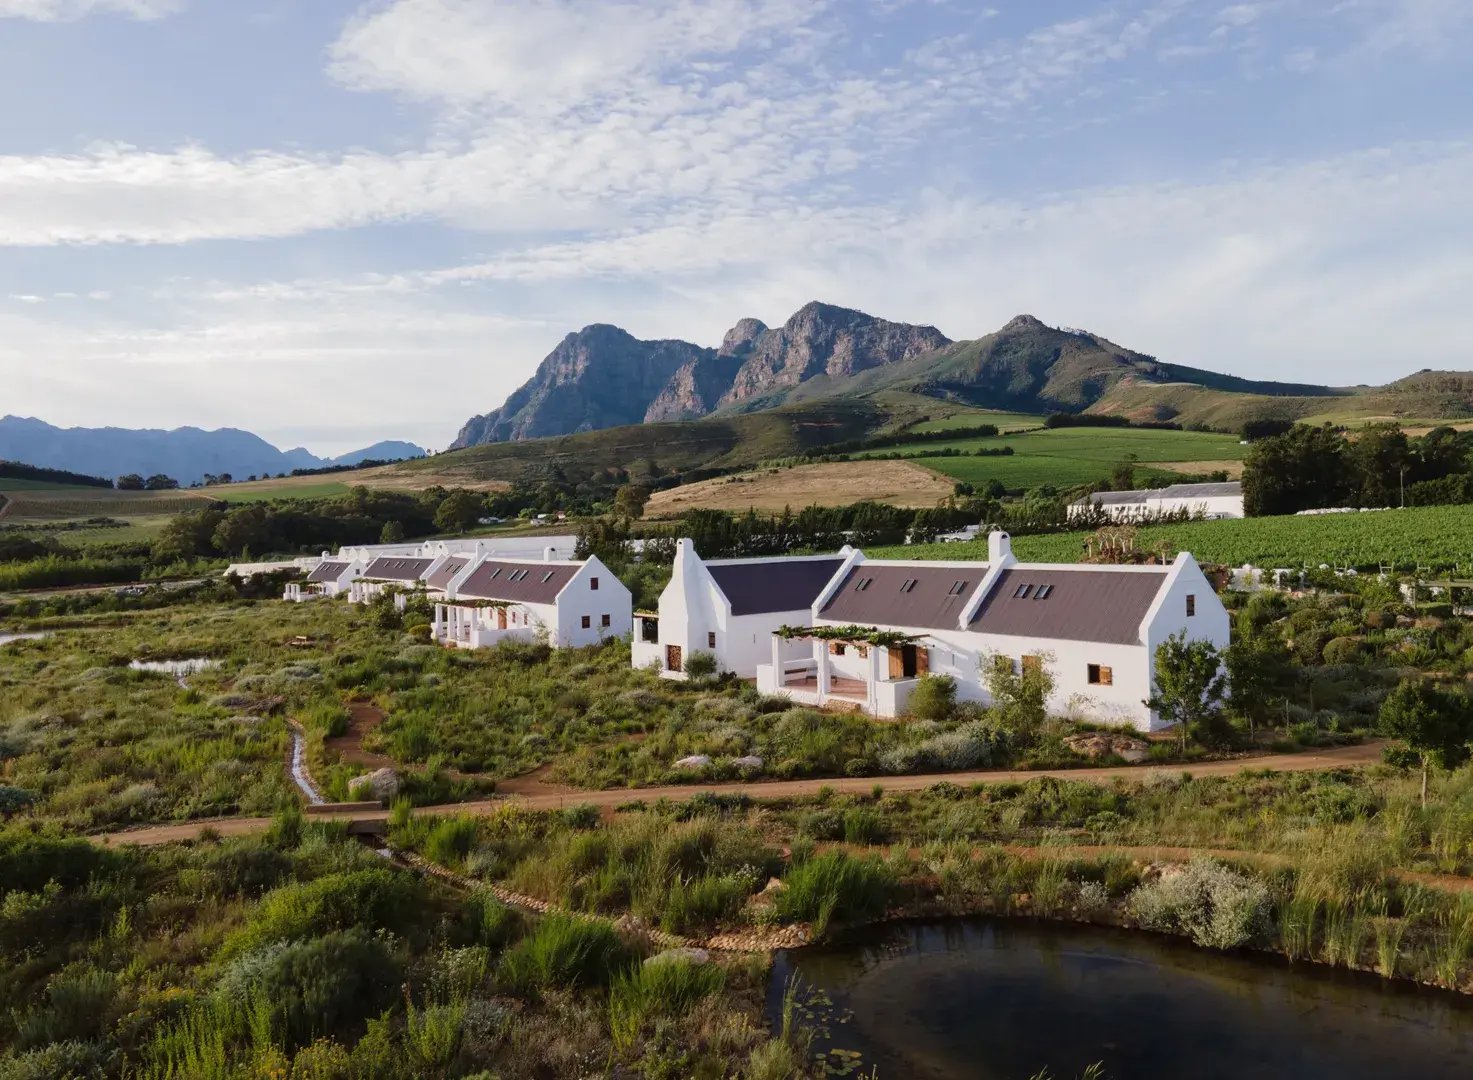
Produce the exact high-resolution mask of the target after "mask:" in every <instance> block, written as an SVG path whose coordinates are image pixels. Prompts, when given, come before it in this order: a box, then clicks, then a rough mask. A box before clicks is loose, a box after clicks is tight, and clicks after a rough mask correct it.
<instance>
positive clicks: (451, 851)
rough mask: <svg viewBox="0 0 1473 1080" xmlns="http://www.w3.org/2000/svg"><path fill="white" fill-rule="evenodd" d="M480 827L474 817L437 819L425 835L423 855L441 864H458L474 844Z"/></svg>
mask: <svg viewBox="0 0 1473 1080" xmlns="http://www.w3.org/2000/svg"><path fill="white" fill-rule="evenodd" d="M479 834H480V827H479V826H478V825H477V824H476V820H475V819H474V818H468V817H452V818H445V819H444V820H443V821H437V822H436V823H435V825H434V827H433V828H432V829H431V830H430V834H429V835H428V836H427V837H425V842H424V856H425V858H427V859H429V860H430V862H433V863H439V864H440V865H441V866H452V867H453V866H458V865H460V863H461V862H462V861H463V860H464V859H465V857H466V856H467V855H469V854H470V852H471V848H472V847H474V846H475V843H476V837H477V836H478V835H479Z"/></svg>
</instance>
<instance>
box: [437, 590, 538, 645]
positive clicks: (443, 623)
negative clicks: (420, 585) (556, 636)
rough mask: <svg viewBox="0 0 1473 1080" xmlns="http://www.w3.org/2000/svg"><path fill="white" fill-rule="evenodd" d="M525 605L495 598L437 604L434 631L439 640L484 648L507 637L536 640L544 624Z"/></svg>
mask: <svg viewBox="0 0 1473 1080" xmlns="http://www.w3.org/2000/svg"><path fill="white" fill-rule="evenodd" d="M540 625H541V624H540V623H539V622H538V620H537V619H536V618H535V617H534V616H533V615H532V613H531V612H530V611H529V610H527V609H526V608H525V607H522V606H521V605H516V604H507V603H503V602H499V601H494V600H458V601H455V602H453V603H443V604H436V605H435V618H434V622H433V623H432V624H431V632H432V634H433V638H434V641H435V643H436V644H438V645H449V646H453V647H454V648H457V649H484V648H487V647H489V646H492V645H499V644H501V642H503V641H508V640H516V641H532V640H534V639H535V638H536V636H537V630H538V628H539V627H540Z"/></svg>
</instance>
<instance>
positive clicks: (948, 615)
mask: <svg viewBox="0 0 1473 1080" xmlns="http://www.w3.org/2000/svg"><path fill="white" fill-rule="evenodd" d="M986 574H987V564H986V563H979V562H956V563H947V564H945V565H944V566H938V565H934V564H917V563H892V562H883V561H880V560H874V561H871V562H863V563H860V564H858V565H857V566H853V567H851V568H850V570H849V572H848V573H847V574H845V575H844V580H843V582H842V583H841V584H840V585H839V588H838V590H837V591H836V592H835V593H834V594H833V596H831V597H830V598H829V600H828V602H827V603H826V604H824V606H823V607H822V609H820V610H819V613H818V615H819V618H822V619H828V620H829V621H830V622H839V623H857V624H860V625H864V626H900V627H914V628H916V629H921V630H955V629H957V628H958V626H959V624H960V621H961V617H962V610H963V609H964V608H965V607H966V606H967V600H968V599H970V598H971V596H972V594H973V593H974V592H976V591H977V586H978V585H980V584H981V583H982V579H983V577H985V576H986Z"/></svg>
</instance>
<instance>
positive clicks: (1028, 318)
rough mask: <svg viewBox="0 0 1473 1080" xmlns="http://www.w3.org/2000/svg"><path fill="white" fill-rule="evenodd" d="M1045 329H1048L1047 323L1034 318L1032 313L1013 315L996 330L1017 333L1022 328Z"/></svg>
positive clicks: (1004, 332) (1003, 332) (1002, 332)
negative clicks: (1005, 323)
mask: <svg viewBox="0 0 1473 1080" xmlns="http://www.w3.org/2000/svg"><path fill="white" fill-rule="evenodd" d="M1047 329H1049V326H1048V324H1047V323H1045V322H1043V321H1042V320H1041V319H1035V318H1034V317H1033V316H1032V315H1015V316H1013V317H1012V318H1011V319H1009V320H1008V322H1007V325H1006V326H1004V327H1003V328H1002V329H1001V330H1000V331H998V333H1001V334H1006V333H1009V332H1013V333H1017V332H1019V331H1023V330H1047Z"/></svg>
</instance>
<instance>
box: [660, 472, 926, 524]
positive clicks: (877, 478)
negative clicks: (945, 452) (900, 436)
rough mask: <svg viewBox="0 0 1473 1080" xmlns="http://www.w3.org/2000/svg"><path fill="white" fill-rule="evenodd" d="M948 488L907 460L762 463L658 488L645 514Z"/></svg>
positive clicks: (921, 502) (920, 501)
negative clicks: (765, 465)
mask: <svg viewBox="0 0 1473 1080" xmlns="http://www.w3.org/2000/svg"><path fill="white" fill-rule="evenodd" d="M951 493H952V482H951V481H950V480H947V479H945V478H943V477H940V476H937V475H936V474H935V473H933V472H931V471H930V470H928V469H924V468H922V467H921V466H919V465H916V464H913V463H912V462H909V461H836V462H829V463H826V464H821V465H796V466H793V467H792V468H787V469H763V470H759V471H757V472H749V473H739V474H737V475H736V476H721V477H717V478H716V479H714V480H703V481H701V482H700V483H698V484H686V485H685V486H683V487H678V488H671V489H669V490H668V491H657V492H655V494H654V495H653V496H651V498H650V501H649V503H648V504H647V505H646V507H645V516H646V517H673V516H675V515H678V514H683V513H685V512H687V511H689V510H738V511H739V510H747V509H749V508H750V509H756V510H773V511H780V510H782V509H783V507H785V506H791V507H792V508H793V509H794V510H800V509H802V508H803V507H805V506H814V505H817V506H848V505H849V504H850V503H856V502H861V501H863V500H872V501H874V502H883V503H890V504H891V505H894V506H935V505H936V503H938V502H939V501H940V500H942V499H944V498H946V497H947V496H948V495H950V494H951Z"/></svg>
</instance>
